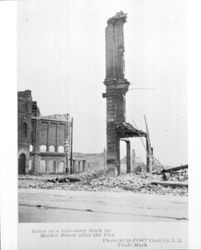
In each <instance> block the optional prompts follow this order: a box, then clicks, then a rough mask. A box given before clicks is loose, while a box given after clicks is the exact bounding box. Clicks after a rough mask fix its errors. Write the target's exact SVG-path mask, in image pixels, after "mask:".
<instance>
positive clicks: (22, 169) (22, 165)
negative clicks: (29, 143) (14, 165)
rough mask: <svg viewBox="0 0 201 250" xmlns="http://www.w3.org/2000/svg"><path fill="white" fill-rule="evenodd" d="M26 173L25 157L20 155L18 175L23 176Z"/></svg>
mask: <svg viewBox="0 0 201 250" xmlns="http://www.w3.org/2000/svg"><path fill="white" fill-rule="evenodd" d="M25 171H26V156H25V154H21V155H20V156H19V159H18V174H25Z"/></svg>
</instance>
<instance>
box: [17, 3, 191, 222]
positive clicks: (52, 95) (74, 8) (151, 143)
mask: <svg viewBox="0 0 201 250" xmlns="http://www.w3.org/2000/svg"><path fill="white" fill-rule="evenodd" d="M185 32H186V29H185V8H184V2H183V1H180V0H177V1H159V0H154V1H146V0H144V1H139V0H138V1H131V0H127V1H112V0H111V1H102V2H100V1H81V0H76V1H74V0H68V1H66V0H65V1H64V0H59V1H53V0H51V1H46V0H42V1H38V0H37V1H36V0H34V1H33V0H28V1H21V2H19V3H18V187H19V196H18V199H19V222H20V223H24V222H26V223H28V222H102V221H116V222H118V221H122V222H125V221H129V222H131V221H133V222H135V221H172V222H175V221H178V222H181V221H188V159H187V107H186V101H187V96H186V94H187V93H186V54H185V43H186V41H185Z"/></svg>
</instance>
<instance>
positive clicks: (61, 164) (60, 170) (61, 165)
mask: <svg viewBox="0 0 201 250" xmlns="http://www.w3.org/2000/svg"><path fill="white" fill-rule="evenodd" d="M56 173H59V174H62V173H64V162H63V161H60V162H59V164H58V166H57V168H56Z"/></svg>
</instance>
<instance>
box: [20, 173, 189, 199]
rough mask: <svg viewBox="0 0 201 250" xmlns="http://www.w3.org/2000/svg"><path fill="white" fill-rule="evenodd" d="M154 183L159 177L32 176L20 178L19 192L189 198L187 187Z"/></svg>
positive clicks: (86, 174)
mask: <svg viewBox="0 0 201 250" xmlns="http://www.w3.org/2000/svg"><path fill="white" fill-rule="evenodd" d="M153 179H155V180H161V179H162V176H160V175H154V176H151V175H149V174H148V173H138V174H136V173H131V174H121V175H120V176H118V177H106V176H105V172H104V171H96V172H84V173H81V174H77V175H70V176H66V175H58V176H55V175H40V176H37V175H35V176H33V175H32V176H20V177H19V188H39V189H57V190H74V191H93V192H100V191H107V192H108V191H109V192H135V193H148V194H162V195H165V194H172V195H180V196H184V195H188V188H187V187H171V186H166V187H165V186H163V185H160V184H157V185H153V184H151V181H153Z"/></svg>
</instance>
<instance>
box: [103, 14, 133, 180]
mask: <svg viewBox="0 0 201 250" xmlns="http://www.w3.org/2000/svg"><path fill="white" fill-rule="evenodd" d="M125 22H126V14H125V13H123V12H122V11H121V12H118V13H117V14H116V15H115V16H114V17H111V18H109V19H108V21H107V27H106V30H105V43H106V44H105V45H106V78H105V81H104V84H105V86H106V93H104V94H103V97H104V98H106V112H107V115H106V123H107V124H106V127H107V175H108V176H117V175H119V174H120V138H119V136H118V134H117V132H116V124H117V123H118V122H125V94H126V92H127V91H128V87H129V82H128V81H127V80H126V79H125V78H124V68H125V63H124V34H123V26H124V23H125Z"/></svg>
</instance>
